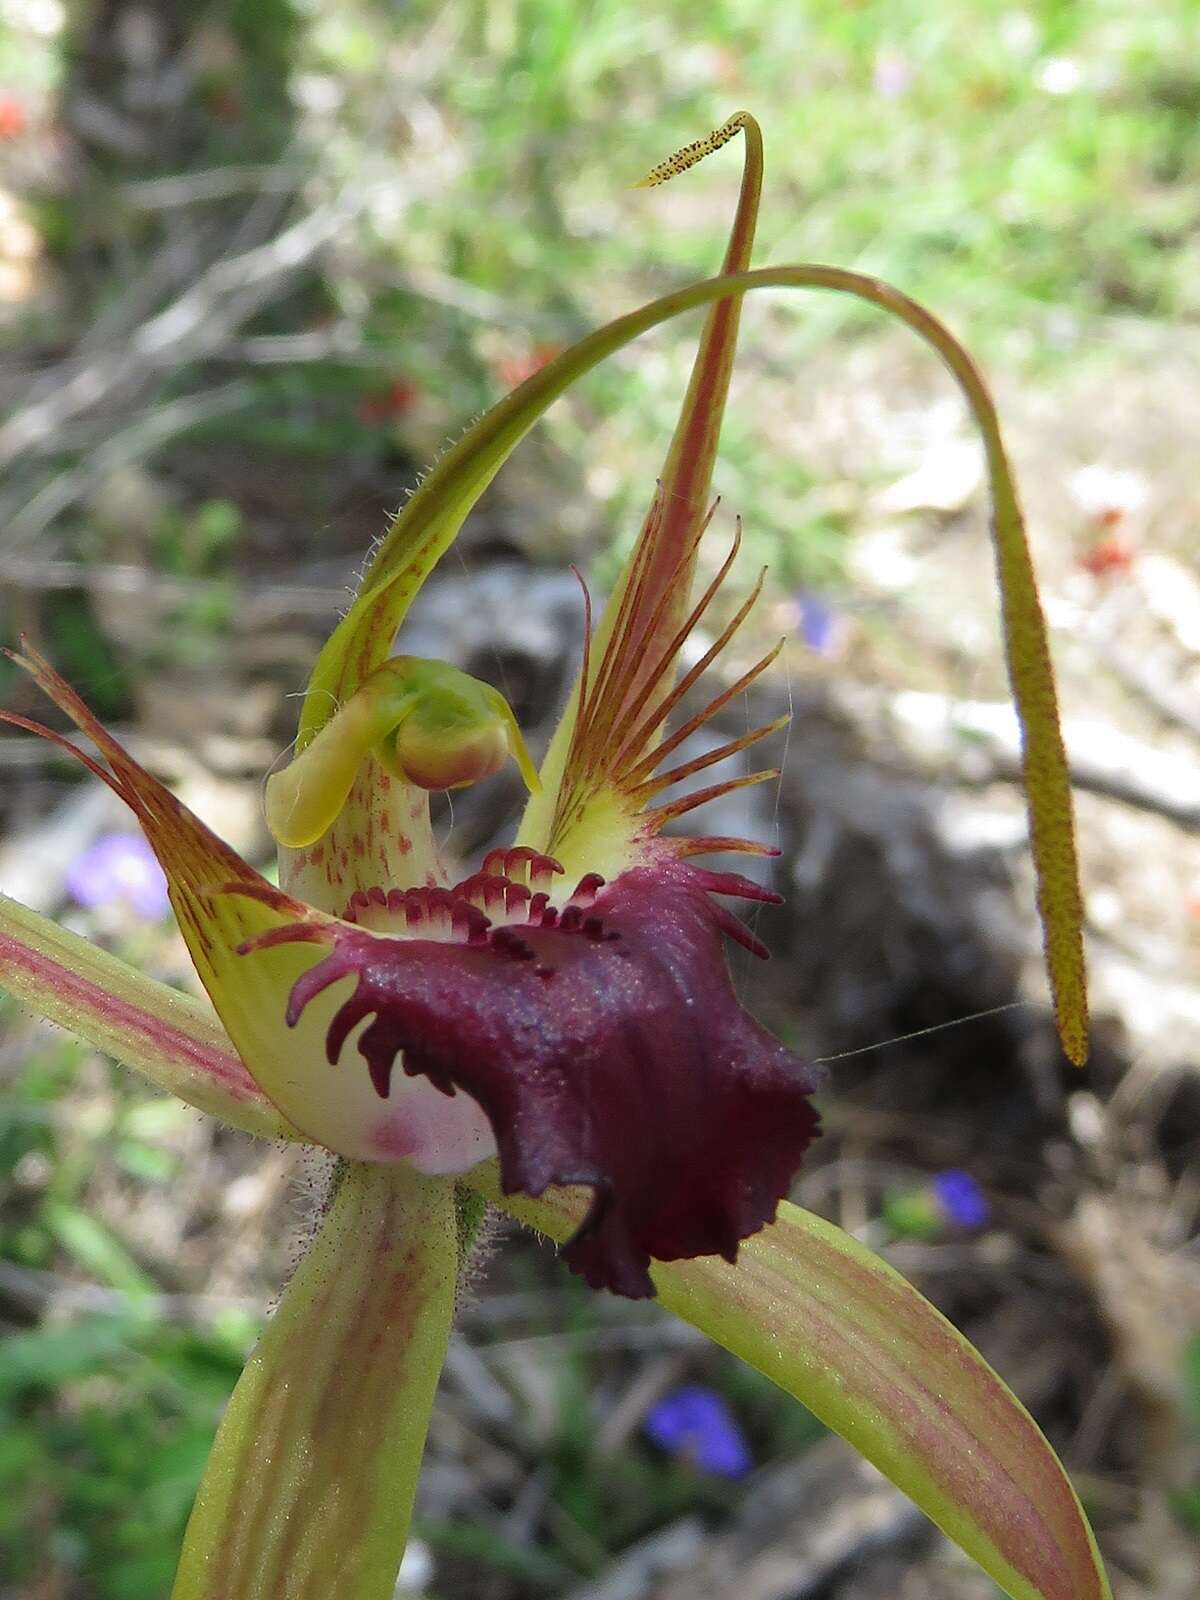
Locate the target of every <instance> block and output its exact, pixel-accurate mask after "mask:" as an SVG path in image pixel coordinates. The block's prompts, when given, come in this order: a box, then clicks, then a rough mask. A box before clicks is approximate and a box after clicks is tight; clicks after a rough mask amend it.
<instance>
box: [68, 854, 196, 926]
mask: <svg viewBox="0 0 1200 1600" xmlns="http://www.w3.org/2000/svg"><path fill="white" fill-rule="evenodd" d="M66 883H67V892H68V893H69V894H70V896H71V898H72V900H74V901H75V903H76V904H77V905H81V906H85V907H86V908H87V909H88V910H89V911H94V910H96V909H97V907H99V906H108V905H125V906H128V908H129V909H130V910H131V911H132V912H134V914H135V915H136V916H139V917H144V918H145V920H146V921H147V922H157V921H159V920H160V919H161V918H162V917H165V916H166V914H167V912H168V911H169V910H170V901H169V900H168V898H167V880H166V876H165V874H164V872H163V869H162V868H161V867H160V866H159V864H158V862H157V860H156V859H155V856H154V852H153V851H152V850H151V848H150V846H149V845H148V844H147V843H146V841H145V839H143V838H142V836H141V834H138V833H106V834H104V835H103V836H102V837H101V838H99V839H97V840H96V842H95V844H92V845H89V846H88V848H87V849H86V850H84V851H82V852H81V854H79V855H77V856H76V857H75V859H74V861H72V862H71V864H70V866H69V867H68V868H67V874H66Z"/></svg>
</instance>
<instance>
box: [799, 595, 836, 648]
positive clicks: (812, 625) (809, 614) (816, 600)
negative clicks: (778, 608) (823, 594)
mask: <svg viewBox="0 0 1200 1600" xmlns="http://www.w3.org/2000/svg"><path fill="white" fill-rule="evenodd" d="M794 599H795V606H796V620H797V623H798V625H799V628H800V637H801V638H802V639H803V640H804V642H805V644H806V645H807V646H808V648H809V649H810V650H814V651H815V652H816V653H817V655H819V656H833V655H836V654H837V652H838V646H839V645H840V643H841V637H842V626H841V619H840V618H839V616H838V614H837V612H836V611H834V610H832V609H831V608H830V607H829V606H827V605H826V604H825V602H824V601H823V600H822V599H821V598H820V596H819V595H816V594H814V593H813V591H812V590H811V589H798V590H797V591H796V594H795V597H794Z"/></svg>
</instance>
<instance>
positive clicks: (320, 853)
mask: <svg viewBox="0 0 1200 1600" xmlns="http://www.w3.org/2000/svg"><path fill="white" fill-rule="evenodd" d="M324 859H325V846H324V845H323V844H316V845H314V846H313V850H312V855H311V856H309V860H310V861H311V862H312V864H313V866H314V867H319V866H320V865H321V863H322V861H324Z"/></svg>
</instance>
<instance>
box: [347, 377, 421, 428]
mask: <svg viewBox="0 0 1200 1600" xmlns="http://www.w3.org/2000/svg"><path fill="white" fill-rule="evenodd" d="M420 398H421V391H420V390H419V389H418V388H417V386H416V384H415V383H410V382H409V380H408V379H407V378H402V377H397V378H393V379H392V381H391V382H390V383H389V384H388V386H387V388H386V389H383V390H380V391H377V392H376V393H374V394H365V395H363V397H362V398H361V400H359V402H358V420H359V421H360V422H365V423H375V424H378V423H385V422H394V421H395V420H396V418H397V417H403V416H406V415H407V414H408V413H409V412H410V411H411V410H412V409H413V407H414V406H415V405H416V403H417V401H418V400H419V399H420Z"/></svg>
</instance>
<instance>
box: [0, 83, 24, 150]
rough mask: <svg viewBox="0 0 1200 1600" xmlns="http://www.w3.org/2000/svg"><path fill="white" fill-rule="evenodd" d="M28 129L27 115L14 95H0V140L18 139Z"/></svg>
mask: <svg viewBox="0 0 1200 1600" xmlns="http://www.w3.org/2000/svg"><path fill="white" fill-rule="evenodd" d="M28 127H29V113H28V112H27V111H26V109H25V107H24V105H23V104H22V103H21V101H20V100H18V99H17V98H16V96H15V95H11V94H0V140H4V141H5V142H7V141H9V140H12V139H19V138H20V137H21V136H22V134H24V133H25V132H26V130H27V129H28Z"/></svg>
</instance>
